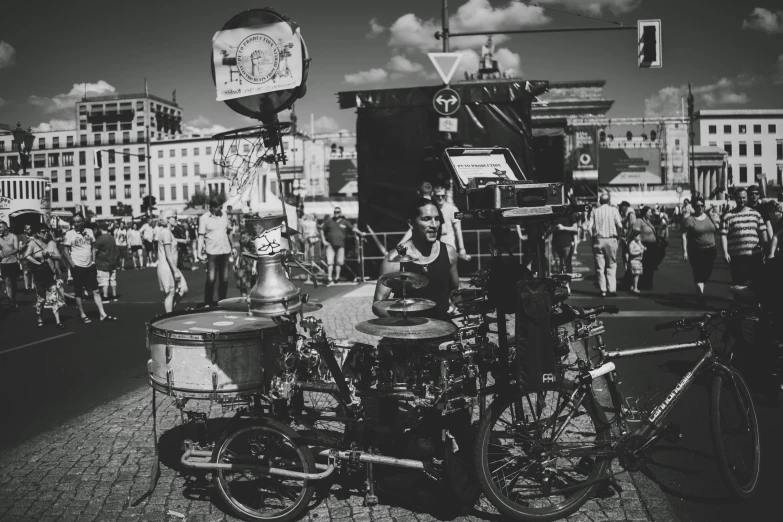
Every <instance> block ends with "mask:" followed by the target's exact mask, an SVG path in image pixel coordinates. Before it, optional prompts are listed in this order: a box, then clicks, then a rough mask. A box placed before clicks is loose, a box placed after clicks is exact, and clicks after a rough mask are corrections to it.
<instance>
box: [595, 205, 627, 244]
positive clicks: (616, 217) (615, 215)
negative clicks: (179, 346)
mask: <svg viewBox="0 0 783 522" xmlns="http://www.w3.org/2000/svg"><path fill="white" fill-rule="evenodd" d="M622 229H623V220H622V219H621V218H620V211H619V210H617V209H616V208H615V207H612V206H610V205H601V206H600V207H598V208H597V209H595V210H594V211H593V217H592V225H591V226H590V231H591V233H592V234H593V237H594V238H604V239H607V238H610V237H614V238H616V237H617V234H618V231H621V230H622Z"/></svg>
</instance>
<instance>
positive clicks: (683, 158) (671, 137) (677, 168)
mask: <svg viewBox="0 0 783 522" xmlns="http://www.w3.org/2000/svg"><path fill="white" fill-rule="evenodd" d="M688 159H689V149H688V126H687V125H686V124H682V123H679V124H678V123H675V124H674V125H669V126H667V128H666V180H665V181H666V183H667V184H669V185H675V184H686V183H688V179H689V176H688V171H689V170H690V169H689V168H688Z"/></svg>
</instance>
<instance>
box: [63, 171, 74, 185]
mask: <svg viewBox="0 0 783 522" xmlns="http://www.w3.org/2000/svg"><path fill="white" fill-rule="evenodd" d="M71 181H73V176H72V175H71V169H66V170H65V182H66V183H70V182H71Z"/></svg>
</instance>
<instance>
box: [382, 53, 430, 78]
mask: <svg viewBox="0 0 783 522" xmlns="http://www.w3.org/2000/svg"><path fill="white" fill-rule="evenodd" d="M386 70H387V71H389V72H392V73H400V74H413V73H418V72H422V71H423V70H424V66H423V65H422V64H420V63H416V62H412V61H410V60H409V59H407V58H406V57H405V56H402V55H396V56H392V57H391V60H389V63H387V64H386Z"/></svg>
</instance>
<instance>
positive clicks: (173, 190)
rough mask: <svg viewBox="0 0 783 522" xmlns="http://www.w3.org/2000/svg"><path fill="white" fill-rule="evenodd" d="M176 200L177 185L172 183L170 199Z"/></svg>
mask: <svg viewBox="0 0 783 522" xmlns="http://www.w3.org/2000/svg"><path fill="white" fill-rule="evenodd" d="M176 200H177V186H176V185H172V186H171V201H176Z"/></svg>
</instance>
